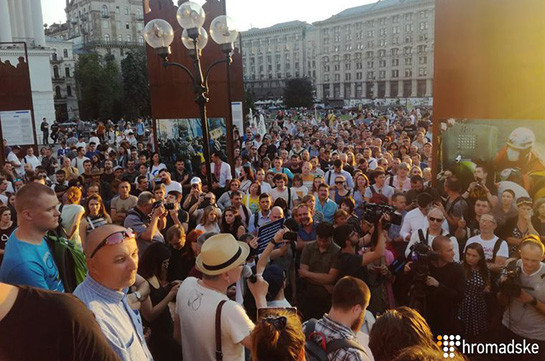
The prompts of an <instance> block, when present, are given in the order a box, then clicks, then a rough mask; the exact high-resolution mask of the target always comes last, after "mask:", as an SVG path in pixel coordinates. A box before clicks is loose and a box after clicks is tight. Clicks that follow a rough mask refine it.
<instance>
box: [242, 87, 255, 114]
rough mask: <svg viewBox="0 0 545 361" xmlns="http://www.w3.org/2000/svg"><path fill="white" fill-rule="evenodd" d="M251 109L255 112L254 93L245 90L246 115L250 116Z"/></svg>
mask: <svg viewBox="0 0 545 361" xmlns="http://www.w3.org/2000/svg"><path fill="white" fill-rule="evenodd" d="M250 109H252V111H253V112H255V101H254V93H252V92H251V91H250V90H248V89H244V114H248V113H249V112H250Z"/></svg>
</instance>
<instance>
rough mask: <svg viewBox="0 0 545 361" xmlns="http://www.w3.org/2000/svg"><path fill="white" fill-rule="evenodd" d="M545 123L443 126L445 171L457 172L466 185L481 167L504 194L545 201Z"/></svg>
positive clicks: (460, 122)
mask: <svg viewBox="0 0 545 361" xmlns="http://www.w3.org/2000/svg"><path fill="white" fill-rule="evenodd" d="M543 129H545V120H522V119H517V120H511V119H509V120H506V119H493V120H488V119H487V120H484V119H452V118H451V119H448V120H447V121H446V122H443V123H442V129H441V139H440V141H441V153H442V154H441V159H442V169H443V170H446V169H450V170H454V171H456V173H457V174H458V175H459V176H460V178H461V181H462V183H463V184H464V185H467V184H469V183H470V182H472V181H473V180H474V179H475V178H474V169H475V167H476V166H479V165H482V166H484V167H485V168H486V169H487V171H488V178H489V180H490V181H491V182H493V186H495V187H497V189H498V191H499V192H500V193H501V192H502V191H503V190H504V189H512V190H513V191H515V193H516V195H517V197H520V196H528V195H529V196H530V197H532V198H533V199H538V198H541V197H545V132H544V131H543Z"/></svg>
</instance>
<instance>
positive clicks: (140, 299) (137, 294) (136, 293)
mask: <svg viewBox="0 0 545 361" xmlns="http://www.w3.org/2000/svg"><path fill="white" fill-rule="evenodd" d="M133 294H134V296H135V297H136V299H137V300H138V301H140V302H142V295H141V294H140V292H138V291H134V292H133Z"/></svg>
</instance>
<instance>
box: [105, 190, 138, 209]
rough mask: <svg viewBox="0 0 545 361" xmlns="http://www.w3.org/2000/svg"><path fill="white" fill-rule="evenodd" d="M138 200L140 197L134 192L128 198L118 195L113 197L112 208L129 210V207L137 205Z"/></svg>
mask: <svg viewBox="0 0 545 361" xmlns="http://www.w3.org/2000/svg"><path fill="white" fill-rule="evenodd" d="M136 202H138V198H137V197H135V196H133V195H132V194H131V195H129V197H128V198H126V199H121V197H120V196H116V197H114V198H113V199H112V202H111V205H110V208H111V209H115V210H116V212H128V211H129V209H131V208H134V207H136Z"/></svg>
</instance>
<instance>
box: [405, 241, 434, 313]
mask: <svg viewBox="0 0 545 361" xmlns="http://www.w3.org/2000/svg"><path fill="white" fill-rule="evenodd" d="M410 254H411V259H410V260H411V261H412V262H413V263H412V266H411V271H412V275H413V277H412V282H411V283H412V284H411V289H410V291H409V306H410V307H412V308H414V309H416V310H418V311H419V312H420V313H422V314H424V313H425V312H426V289H427V286H426V281H427V279H428V276H429V274H430V264H431V262H433V261H437V260H438V259H439V254H438V253H437V252H434V251H432V250H431V248H430V247H428V246H427V245H425V244H424V243H422V242H418V243H415V244H414V245H413V246H412V247H411V253H410Z"/></svg>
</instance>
